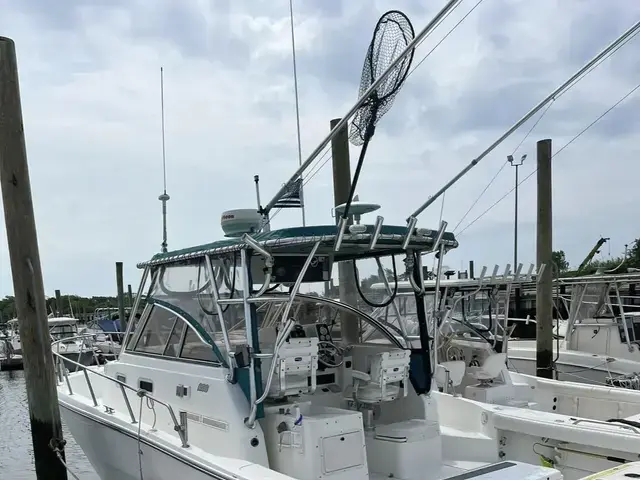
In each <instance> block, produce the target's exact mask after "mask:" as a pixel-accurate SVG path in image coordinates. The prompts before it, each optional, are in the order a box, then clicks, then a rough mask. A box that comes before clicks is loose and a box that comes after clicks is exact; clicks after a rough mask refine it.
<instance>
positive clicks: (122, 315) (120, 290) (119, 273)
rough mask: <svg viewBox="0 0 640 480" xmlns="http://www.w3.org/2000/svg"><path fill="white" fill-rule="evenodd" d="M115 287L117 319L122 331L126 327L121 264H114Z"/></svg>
mask: <svg viewBox="0 0 640 480" xmlns="http://www.w3.org/2000/svg"><path fill="white" fill-rule="evenodd" d="M116 286H117V288H118V317H119V318H120V328H121V329H122V331H124V330H125V327H126V326H127V317H125V313H124V280H123V274H122V262H116Z"/></svg>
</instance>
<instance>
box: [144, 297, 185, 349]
mask: <svg viewBox="0 0 640 480" xmlns="http://www.w3.org/2000/svg"><path fill="white" fill-rule="evenodd" d="M176 320H179V319H178V317H177V316H176V315H175V314H174V313H171V312H169V311H168V310H165V309H164V308H161V307H159V306H157V305H156V306H154V307H153V310H152V311H151V314H150V315H149V319H148V320H147V322H146V324H145V326H144V329H143V330H142V332H141V333H140V337H139V338H138V342H137V343H136V347H135V348H134V351H136V352H143V353H155V354H158V355H162V353H163V352H164V348H165V345H166V344H167V340H168V339H169V336H170V335H171V331H172V329H173V325H174V324H175V323H176ZM180 323H182V322H180Z"/></svg>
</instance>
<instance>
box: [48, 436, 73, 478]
mask: <svg viewBox="0 0 640 480" xmlns="http://www.w3.org/2000/svg"><path fill="white" fill-rule="evenodd" d="M66 444H67V442H66V441H65V440H58V439H56V438H52V439H51V440H50V441H49V447H50V448H51V450H53V451H54V452H55V454H56V457H58V460H60V463H61V464H62V465H63V466H64V468H65V469H66V470H67V472H69V473H70V474H71V476H72V477H73V478H74V479H75V480H80V477H78V475H76V474H75V473H73V470H71V469H70V468H69V465H67V462H65V461H64V458H63V457H62V452H63V449H64V446H65V445H66Z"/></svg>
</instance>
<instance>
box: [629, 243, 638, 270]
mask: <svg viewBox="0 0 640 480" xmlns="http://www.w3.org/2000/svg"><path fill="white" fill-rule="evenodd" d="M627 264H628V266H629V267H633V268H640V238H637V239H636V240H634V242H633V244H632V246H631V249H630V250H629V255H628V256H627Z"/></svg>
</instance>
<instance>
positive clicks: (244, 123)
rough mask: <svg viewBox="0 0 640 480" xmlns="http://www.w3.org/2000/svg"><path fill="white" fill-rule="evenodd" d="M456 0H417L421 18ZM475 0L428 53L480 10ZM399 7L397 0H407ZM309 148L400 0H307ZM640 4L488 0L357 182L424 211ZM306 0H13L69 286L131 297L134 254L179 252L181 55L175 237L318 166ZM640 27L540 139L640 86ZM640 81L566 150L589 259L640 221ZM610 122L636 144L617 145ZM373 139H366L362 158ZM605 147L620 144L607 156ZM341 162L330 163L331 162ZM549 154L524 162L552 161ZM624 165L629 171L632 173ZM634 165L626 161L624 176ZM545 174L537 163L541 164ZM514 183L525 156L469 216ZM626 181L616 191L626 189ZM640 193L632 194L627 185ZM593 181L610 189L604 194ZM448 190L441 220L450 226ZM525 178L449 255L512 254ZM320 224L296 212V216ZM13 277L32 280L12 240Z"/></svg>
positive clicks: (571, 245) (44, 197)
mask: <svg viewBox="0 0 640 480" xmlns="http://www.w3.org/2000/svg"><path fill="white" fill-rule="evenodd" d="M440 3H443V2H438V4H437V5H436V4H434V2H420V1H417V0H411V1H409V0H406V1H399V2H398V3H397V7H398V8H399V9H401V10H405V11H406V12H407V14H408V15H409V16H410V18H411V19H412V20H413V22H414V26H415V28H416V30H419V29H420V28H422V26H424V24H425V23H426V21H427V20H428V19H429V18H430V16H431V15H433V13H434V12H435V10H436V9H439V8H440V7H441V5H440ZM471 5H472V4H470V5H466V6H463V7H461V10H460V11H456V13H455V14H453V15H452V17H451V18H450V19H448V20H447V22H446V24H445V25H443V26H442V28H441V29H440V30H438V31H437V32H436V33H434V35H433V37H430V39H428V40H427V41H426V42H425V44H424V45H423V46H421V47H420V49H419V50H418V53H417V57H416V60H419V59H420V58H422V56H423V55H424V54H425V53H426V52H427V51H428V50H429V49H430V48H431V47H432V46H433V45H434V44H435V42H436V41H438V40H439V39H440V38H441V36H442V35H444V32H445V31H446V30H447V29H448V28H450V27H451V26H452V25H453V24H454V23H455V22H456V21H457V20H458V19H459V18H460V17H461V16H462V15H463V14H464V13H465V11H464V8H470V6H471ZM394 6H396V5H395V4H394ZM294 7H295V10H296V22H297V24H298V25H299V27H298V30H297V31H296V37H297V39H298V42H299V54H298V69H299V70H298V72H299V78H300V95H301V114H302V118H301V120H302V134H303V150H304V151H305V152H309V151H310V150H311V149H312V148H313V147H314V146H315V143H316V142H317V141H319V140H320V139H321V138H323V137H324V136H325V135H326V133H327V131H328V121H329V119H330V118H333V117H335V116H338V115H340V114H342V113H344V111H346V109H347V108H348V107H349V106H350V104H351V103H352V102H353V101H354V100H355V97H356V95H357V88H358V82H359V78H360V73H361V69H362V63H363V60H364V55H365V52H366V48H367V46H368V43H369V41H370V38H371V33H372V29H373V26H374V25H375V22H376V21H377V19H378V17H379V16H380V15H381V14H382V13H383V12H384V11H385V10H387V9H388V7H389V5H386V2H381V1H378V2H369V1H366V0H358V1H354V2H344V1H342V2H341V1H338V0H331V1H327V2H302V1H300V2H295V4H294ZM638 14H640V5H637V4H635V3H632V2H628V1H626V0H610V1H609V2H607V3H606V4H604V3H603V2H601V1H597V0H589V1H586V2H561V3H560V2H552V1H546V0H540V1H539V2H530V1H519V2H518V1H501V2H483V4H482V5H481V6H480V7H478V9H477V11H475V12H474V13H473V14H472V15H471V16H470V17H469V18H468V19H467V20H466V21H465V23H464V24H463V25H462V26H461V27H460V28H459V29H458V30H456V31H455V32H454V33H453V34H452V35H451V36H450V37H449V38H448V39H447V40H446V41H445V42H444V43H443V44H442V45H441V46H440V47H439V48H438V49H437V50H436V51H435V52H434V54H433V55H432V56H431V57H430V58H429V59H427V60H426V61H425V62H424V64H423V65H421V66H420V68H419V69H418V70H417V71H416V72H415V73H414V74H412V75H411V77H410V78H409V80H408V82H407V84H406V85H405V87H404V89H403V91H402V92H400V94H399V96H398V97H397V99H396V103H395V105H394V107H393V109H392V110H391V111H390V112H389V113H388V114H387V115H386V116H385V117H384V118H383V119H382V121H381V122H380V125H379V128H378V131H377V134H376V138H375V139H374V142H373V143H372V145H371V149H370V152H369V157H368V159H367V163H366V165H365V170H364V171H363V174H362V178H361V184H360V186H359V189H358V192H359V193H360V194H361V198H366V199H369V200H371V201H375V202H378V203H381V204H382V205H383V208H382V209H381V214H382V215H384V216H385V219H386V221H387V222H395V223H403V222H404V219H405V218H406V216H407V215H408V213H410V210H412V209H413V208H415V207H416V206H417V205H418V204H420V203H421V202H423V201H424V200H425V199H426V197H427V196H428V195H429V194H431V193H433V192H435V191H436V190H437V189H438V188H439V187H440V186H441V185H442V184H444V182H446V181H447V180H448V179H449V178H451V176H452V175H453V174H454V173H456V172H457V171H459V170H460V168H462V166H464V165H466V163H467V162H468V161H469V160H470V159H471V158H473V157H474V156H475V155H477V154H478V153H480V151H482V150H483V149H484V148H486V146H488V145H489V144H490V143H491V142H493V141H494V140H495V139H496V138H497V137H498V136H499V135H500V134H501V133H502V131H504V130H505V129H506V128H507V127H508V126H510V125H511V123H513V122H514V121H515V120H516V119H518V118H520V116H521V115H522V114H524V113H525V112H526V111H528V110H529V108H530V107H531V106H533V105H534V104H535V103H536V102H537V101H538V100H539V99H541V98H542V97H543V96H544V95H545V94H546V93H548V92H550V91H551V89H552V88H553V87H555V86H556V85H557V84H558V83H559V82H561V81H562V79H564V78H566V77H567V76H568V75H569V74H571V73H572V71H573V70H575V69H576V68H578V66H579V65H580V64H581V63H582V62H584V61H585V60H587V59H588V58H590V57H591V56H593V54H595V53H596V52H597V51H598V50H599V49H600V48H601V47H602V46H604V45H605V44H606V43H608V42H609V41H611V40H612V39H613V38H614V37H615V36H616V35H617V34H619V33H621V32H622V31H623V30H624V29H625V28H627V27H628V25H627V24H628V23H629V24H630V23H631V19H632V18H636V17H637V16H638ZM287 22H288V1H285V0H278V1H276V2H269V1H267V0H262V1H248V0H247V1H237V2H236V1H234V2H231V1H230V0H228V1H216V2H196V1H185V2H178V1H165V2H150V1H142V0H140V1H137V2H124V0H118V1H117V2H113V1H109V2H107V1H106V0H95V1H93V2H89V1H86V0H81V1H77V2H73V4H67V3H63V4H60V5H56V7H55V8H53V7H52V6H51V5H49V4H48V3H46V2H43V1H42V0H25V1H22V2H11V3H9V2H4V3H3V16H2V18H0V29H2V31H3V32H5V33H6V34H7V35H9V36H12V37H14V38H15V39H16V42H17V45H18V50H19V58H20V68H21V74H20V75H21V87H22V94H23V108H24V114H25V129H26V134H27V142H28V152H29V162H30V171H31V175H32V183H33V192H34V202H35V208H36V219H37V222H38V232H39V235H40V238H39V240H40V248H41V256H42V261H43V268H44V274H45V283H46V287H47V290H48V293H51V292H50V291H52V290H53V289H54V288H60V289H62V290H63V291H69V292H77V293H80V294H104V293H113V291H114V285H113V281H112V278H113V271H112V270H113V262H114V261H118V260H119V261H123V262H125V276H126V281H127V283H133V284H135V283H136V282H137V277H138V275H139V272H137V271H136V270H135V268H134V264H135V263H136V262H138V261H141V260H144V259H146V258H148V257H150V256H151V255H152V254H153V253H154V252H156V251H157V250H158V249H159V244H160V239H161V238H160V235H161V223H160V202H158V200H157V196H158V194H159V193H160V192H161V188H162V172H161V170H160V165H161V163H160V162H161V158H160V145H159V136H160V131H159V118H158V115H159V105H158V101H159V98H158V85H157V69H158V67H159V66H160V65H164V66H165V70H166V77H165V79H166V94H167V98H166V108H167V152H168V166H169V193H170V195H171V197H172V198H171V201H170V202H169V244H170V247H171V248H179V247H182V246H186V245H189V244H194V243H199V242H206V241H210V240H212V239H214V238H217V237H219V236H220V235H221V231H220V228H219V225H218V223H219V215H220V213H221V212H222V211H223V210H225V209H229V208H238V207H251V206H253V205H254V204H255V195H254V190H253V182H252V179H253V174H254V173H259V174H260V176H261V188H262V195H263V202H265V201H266V200H268V199H269V197H270V195H272V194H273V193H275V190H276V189H277V188H278V187H279V186H280V184H281V183H282V182H283V181H284V180H285V179H286V177H288V176H289V175H290V174H291V172H292V170H293V168H294V167H295V166H296V165H297V153H296V148H297V147H296V139H295V119H294V104H293V88H292V79H291V57H290V49H289V45H290V44H289V43H288V42H289V41H290V40H289V35H290V33H289V29H288V28H289V27H288V23H287ZM637 41H638V40H637V39H636V40H634V43H633V44H629V46H627V47H625V49H623V50H621V51H620V52H618V53H617V54H616V56H615V57H614V58H612V59H611V60H609V61H607V62H606V63H604V64H603V65H602V66H601V67H600V68H599V69H597V70H596V71H595V72H594V73H593V74H592V75H590V76H589V77H588V79H586V80H585V81H584V82H582V83H581V84H580V85H579V86H578V87H576V88H575V89H574V90H572V92H571V93H569V94H567V95H566V96H564V97H562V98H561V99H560V100H559V101H558V102H557V104H556V105H554V107H553V108H552V109H551V110H550V111H549V113H548V115H547V116H546V118H545V119H544V121H543V122H541V123H540V125H539V126H538V127H537V128H536V130H535V131H534V132H533V133H532V134H531V136H530V138H528V139H527V141H526V142H525V143H524V144H523V146H522V148H521V151H522V152H528V153H529V155H533V152H534V149H535V141H536V140H537V139H538V138H540V137H541V136H550V137H553V138H554V146H555V148H559V147H560V146H561V145H563V144H564V143H565V142H566V141H568V140H569V139H570V138H571V137H572V136H573V135H574V134H575V133H577V132H578V131H579V130H580V129H581V128H583V127H584V126H585V125H587V124H588V123H589V122H590V121H592V120H593V119H594V118H595V117H596V116H597V115H599V114H600V113H601V112H602V111H604V109H606V108H607V107H608V106H609V105H611V104H612V103H613V102H615V101H616V100H617V99H618V98H620V97H621V96H622V95H623V94H624V93H625V92H626V91H627V90H628V89H629V88H631V87H632V86H633V85H634V84H635V83H636V82H637V78H638V73H639V72H640V62H639V61H638V56H637V48H635V46H637ZM638 98H640V96H638V95H636V96H634V97H633V98H630V99H629V100H628V101H627V102H625V103H624V104H623V105H621V106H620V107H619V108H617V109H616V110H615V111H614V112H613V113H612V114H611V115H610V116H608V117H606V119H604V120H603V121H602V122H600V123H599V124H598V125H597V127H594V128H593V129H591V130H590V131H589V132H588V133H587V134H585V135H584V136H583V137H581V139H580V140H579V141H578V142H576V143H575V144H573V145H572V146H571V147H570V148H568V149H566V150H565V151H564V152H563V153H562V156H561V157H558V161H557V162H555V163H554V169H555V170H554V183H555V185H556V186H557V188H556V190H555V192H554V201H555V205H554V213H555V215H556V223H557V224H556V233H555V240H554V246H556V247H557V248H563V249H564V250H565V251H567V254H568V255H569V259H570V260H571V261H572V262H574V261H579V259H580V258H581V256H583V255H584V254H586V251H588V249H589V248H590V246H591V244H592V243H593V241H594V238H595V237H597V235H600V234H603V235H607V236H610V237H612V249H613V251H614V253H615V251H616V250H615V249H616V248H617V249H621V248H622V245H623V244H624V242H627V241H629V240H631V239H632V238H633V237H634V235H635V236H638V235H637V232H634V228H635V227H634V226H633V224H632V223H630V222H628V219H627V218H626V217H624V216H617V215H612V213H611V212H616V211H618V210H621V211H632V209H633V208H634V205H636V204H637V202H638V201H640V197H639V195H640V193H638V191H637V188H636V186H635V178H637V175H638V174H639V173H640V171H639V170H638V167H637V165H636V159H637V158H638V155H639V154H640V150H639V148H640V147H638V146H637V142H635V140H634V138H633V133H634V132H635V131H637V128H638V125H639V120H638V116H637V115H636V114H635V111H637V108H638V101H639V100H638ZM529 126H530V125H527V126H525V127H523V130H522V132H518V134H517V135H516V136H514V138H512V139H510V140H509V141H508V142H506V143H505V145H504V146H502V147H500V148H498V149H497V150H496V152H495V154H494V155H491V156H489V157H487V159H485V160H484V162H483V163H482V164H481V165H479V166H478V167H477V168H475V169H474V170H473V171H472V173H471V174H469V175H468V176H467V177H465V178H463V179H462V180H461V181H460V183H459V184H458V185H456V186H455V187H454V188H453V189H452V190H451V191H450V192H449V193H447V196H446V200H445V203H444V218H445V219H447V220H448V221H449V223H450V225H452V226H453V225H455V224H456V223H457V221H458V220H459V219H460V217H461V216H462V215H463V214H464V212H465V211H466V210H467V208H468V206H469V205H470V204H471V203H472V202H473V200H474V199H475V197H476V195H477V194H478V193H479V192H480V191H481V190H482V189H483V188H484V186H485V185H486V184H487V182H488V181H489V180H490V179H491V177H493V175H494V173H495V171H497V169H498V167H499V166H500V165H501V164H502V163H503V162H504V158H505V155H506V154H507V153H511V151H512V149H513V148H514V147H515V145H516V144H517V142H518V141H519V139H520V138H521V136H522V134H523V133H524V132H525V131H526V129H527V128H528V127H529ZM603 139H611V140H615V141H609V142H603ZM358 153H359V150H358V149H355V148H354V149H352V164H355V158H357V154H358ZM604 159H606V160H604ZM328 165H330V163H329V164H328ZM533 168H534V162H533V161H531V162H528V163H527V164H526V165H525V167H523V170H522V172H523V175H526V174H528V173H530V172H532V171H533ZM330 170H331V169H330V167H328V168H324V169H323V170H321V171H320V173H319V174H318V175H317V176H316V177H315V178H314V179H313V181H312V183H310V184H309V185H308V186H307V187H306V190H305V193H306V194H307V197H306V199H307V205H308V210H307V218H308V220H309V221H310V222H313V223H328V222H332V221H333V220H332V219H331V218H330V217H329V215H328V213H329V211H330V208H331V202H332V192H331V188H330V182H331V171H330ZM621 171H625V172H626V174H625V175H620V173H619V172H621ZM620 177H622V178H620ZM534 178H535V176H534ZM512 184H513V172H512V171H510V170H508V169H507V170H506V171H504V172H503V173H502V174H501V175H500V176H499V177H498V178H497V179H496V181H495V182H494V184H493V186H492V188H491V189H489V191H488V192H487V194H486V195H485V196H484V197H483V199H482V200H481V201H480V202H479V203H478V205H477V206H476V207H475V208H474V210H473V211H472V213H471V214H470V215H469V217H468V218H467V220H466V221H465V222H463V224H462V225H463V226H464V225H466V224H467V223H468V222H469V221H471V220H472V219H473V218H475V217H476V216H477V215H479V214H480V213H481V212H482V211H483V210H485V209H486V208H487V207H489V206H490V205H491V204H492V203H493V202H495V201H496V200H497V199H498V198H499V197H501V196H502V195H503V194H504V193H505V192H506V191H508V190H509V189H510V188H511V186H512ZM611 185H615V187H611ZM534 187H535V185H533V180H532V181H530V182H528V183H525V184H524V185H523V186H522V189H521V218H522V222H523V223H522V225H521V232H522V233H521V235H522V240H521V242H520V243H521V251H520V257H521V258H522V260H523V261H530V260H533V258H534V256H535V255H534V253H535V250H534V248H533V246H534V244H533V238H534V237H533V231H534V230H533V227H532V225H533V223H532V222H533V220H534V219H535V188H534ZM617 191H624V192H625V195H624V196H620V195H614V193H615V192H617ZM593 192H598V195H594V194H593ZM439 207H440V202H439V201H438V202H437V204H436V205H434V208H432V209H430V210H429V211H427V212H425V214H424V215H423V216H422V217H421V218H420V223H421V224H424V225H425V226H429V225H435V224H436V223H437V222H438V220H439V210H440V209H439ZM512 208H513V207H512V196H511V197H507V199H506V200H505V201H503V202H502V203H500V204H498V206H497V207H495V208H494V209H493V210H491V211H490V212H489V213H488V214H486V215H485V216H484V217H483V218H482V220H480V221H478V222H477V223H476V224H474V226H473V227H471V228H469V229H468V230H467V231H465V233H464V234H463V235H462V236H461V242H462V243H461V247H460V249H458V251H457V252H453V253H451V254H450V255H451V258H450V260H449V259H448V263H450V264H451V265H454V266H455V267H456V268H457V267H458V263H459V262H460V261H466V260H469V259H476V260H477V261H478V262H481V263H487V264H493V263H504V262H506V261H509V260H510V259H511V244H512V240H511V227H512V225H511V224H510V218H511V215H512ZM298 221H299V212H283V213H281V214H278V216H277V218H276V221H275V226H277V227H281V226H285V225H291V224H294V223H296V222H298ZM0 262H1V264H2V267H3V268H2V269H1V271H2V273H1V275H0V282H1V283H0V295H2V294H7V293H9V292H11V290H12V285H11V279H10V273H9V269H8V268H6V266H7V265H8V255H7V249H6V241H4V240H3V241H2V242H0Z"/></svg>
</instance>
